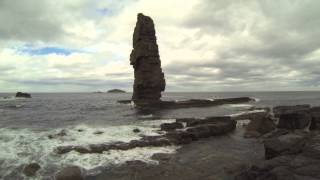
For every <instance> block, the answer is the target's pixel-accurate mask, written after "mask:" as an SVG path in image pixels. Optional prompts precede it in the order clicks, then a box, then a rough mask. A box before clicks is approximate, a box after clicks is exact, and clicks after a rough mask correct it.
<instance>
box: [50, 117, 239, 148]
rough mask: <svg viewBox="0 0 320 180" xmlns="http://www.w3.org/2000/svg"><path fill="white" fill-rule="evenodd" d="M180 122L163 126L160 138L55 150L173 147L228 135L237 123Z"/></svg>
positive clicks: (215, 120) (212, 120)
mask: <svg viewBox="0 0 320 180" xmlns="http://www.w3.org/2000/svg"><path fill="white" fill-rule="evenodd" d="M176 121H178V122H176V123H172V124H170V125H169V124H168V123H165V125H162V128H164V127H166V128H165V129H167V130H168V132H167V133H166V134H164V135H158V136H144V137H142V138H141V139H139V140H132V141H130V142H114V143H111V144H90V145H78V146H59V147H57V148H56V149H55V152H56V153H57V154H65V153H68V152H70V151H76V152H79V153H84V154H86V153H102V152H104V151H109V150H129V149H133V148H138V147H162V146H171V145H181V144H189V143H191V142H192V141H196V140H198V139H202V138H208V137H211V136H219V135H224V134H227V133H229V132H231V131H233V130H234V129H235V128H236V123H237V122H236V121H234V120H231V119H230V117H229V118H221V117H209V118H204V119H193V122H192V123H191V122H189V123H187V127H186V128H184V129H181V128H182V127H183V126H182V124H181V119H180V120H176ZM176 128H177V129H176Z"/></svg>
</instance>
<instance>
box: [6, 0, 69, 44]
mask: <svg viewBox="0 0 320 180" xmlns="http://www.w3.org/2000/svg"><path fill="white" fill-rule="evenodd" d="M49 5H50V4H47V1H37V0H30V1H19V0H1V1H0V23H1V26H0V39H2V40H19V41H20V40H21V41H38V40H43V41H49V40H52V39H55V38H58V37H59V36H61V34H62V33H63V30H62V22H60V19H56V17H57V14H56V12H54V11H52V8H51V7H50V6H49ZM52 5H53V4H52Z"/></svg>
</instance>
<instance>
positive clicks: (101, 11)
mask: <svg viewBox="0 0 320 180" xmlns="http://www.w3.org/2000/svg"><path fill="white" fill-rule="evenodd" d="M97 12H98V13H99V14H101V15H104V16H111V15H113V14H114V13H113V11H112V10H111V9H109V8H102V9H97Z"/></svg>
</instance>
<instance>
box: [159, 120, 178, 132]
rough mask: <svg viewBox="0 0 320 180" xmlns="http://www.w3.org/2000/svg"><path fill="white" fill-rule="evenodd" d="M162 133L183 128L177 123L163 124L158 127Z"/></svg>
mask: <svg viewBox="0 0 320 180" xmlns="http://www.w3.org/2000/svg"><path fill="white" fill-rule="evenodd" d="M160 128H161V130H162V131H173V130H175V129H181V128H183V125H182V124H181V123H179V122H174V123H163V124H161V125H160Z"/></svg>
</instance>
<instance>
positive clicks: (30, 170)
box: [23, 163, 41, 177]
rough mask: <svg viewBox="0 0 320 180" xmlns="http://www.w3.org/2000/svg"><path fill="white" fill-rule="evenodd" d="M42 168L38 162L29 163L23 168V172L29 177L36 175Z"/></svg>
mask: <svg viewBox="0 0 320 180" xmlns="http://www.w3.org/2000/svg"><path fill="white" fill-rule="evenodd" d="M40 168H41V166H40V165H39V164H38V163H31V164H27V165H25V166H24V168H23V174H25V175H26V176H29V177H31V176H35V175H36V173H37V171H38V170H39V169H40Z"/></svg>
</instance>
